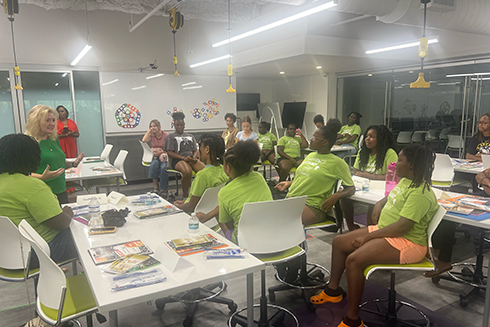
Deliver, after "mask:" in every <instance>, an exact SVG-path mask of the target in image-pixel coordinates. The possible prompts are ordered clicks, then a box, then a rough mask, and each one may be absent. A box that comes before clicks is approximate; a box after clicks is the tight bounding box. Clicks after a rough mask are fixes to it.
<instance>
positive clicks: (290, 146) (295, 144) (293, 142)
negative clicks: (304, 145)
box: [277, 135, 301, 158]
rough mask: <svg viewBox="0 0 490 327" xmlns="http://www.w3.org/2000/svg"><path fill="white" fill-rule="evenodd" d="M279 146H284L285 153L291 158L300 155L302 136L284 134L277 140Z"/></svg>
mask: <svg viewBox="0 0 490 327" xmlns="http://www.w3.org/2000/svg"><path fill="white" fill-rule="evenodd" d="M277 145H278V146H283V147H284V153H285V154H287V155H288V156H290V157H291V158H297V157H299V153H300V151H301V137H300V136H294V137H291V136H287V135H286V136H283V137H281V138H280V139H279V141H277Z"/></svg>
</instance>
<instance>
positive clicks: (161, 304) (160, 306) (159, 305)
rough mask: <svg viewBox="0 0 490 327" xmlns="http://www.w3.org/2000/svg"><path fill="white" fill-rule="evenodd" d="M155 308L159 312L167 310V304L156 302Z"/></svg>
mask: <svg viewBox="0 0 490 327" xmlns="http://www.w3.org/2000/svg"><path fill="white" fill-rule="evenodd" d="M155 306H156V307H157V309H158V310H160V311H161V310H163V309H165V302H163V301H158V300H156V301H155Z"/></svg>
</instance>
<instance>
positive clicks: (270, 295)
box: [269, 292, 276, 302]
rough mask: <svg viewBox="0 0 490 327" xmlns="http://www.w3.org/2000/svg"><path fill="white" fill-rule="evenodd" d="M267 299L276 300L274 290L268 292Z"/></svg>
mask: <svg viewBox="0 0 490 327" xmlns="http://www.w3.org/2000/svg"><path fill="white" fill-rule="evenodd" d="M269 301H271V302H276V293H275V292H269Z"/></svg>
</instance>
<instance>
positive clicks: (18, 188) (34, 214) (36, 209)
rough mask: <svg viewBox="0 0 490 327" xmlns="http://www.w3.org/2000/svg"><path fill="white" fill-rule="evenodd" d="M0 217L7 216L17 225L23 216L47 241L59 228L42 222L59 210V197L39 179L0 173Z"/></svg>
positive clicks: (55, 214) (57, 213) (56, 213)
mask: <svg viewBox="0 0 490 327" xmlns="http://www.w3.org/2000/svg"><path fill="white" fill-rule="evenodd" d="M0 199H1V201H0V216H5V217H8V218H9V219H10V220H11V221H12V222H13V223H14V224H15V225H16V226H19V224H20V222H21V221H22V219H25V220H27V222H28V223H29V224H30V225H31V226H32V228H34V230H36V232H38V233H39V235H41V237H42V238H43V239H44V240H45V241H46V242H50V241H51V240H52V239H53V238H54V237H55V236H56V235H57V234H58V232H59V231H57V230H56V229H51V228H49V227H48V226H46V225H45V224H43V222H44V221H46V220H48V219H50V218H53V217H54V216H57V215H59V214H60V213H61V212H62V211H61V208H60V204H59V203H58V198H57V197H56V195H54V194H53V192H52V191H51V189H50V188H49V186H47V185H46V183H44V182H43V181H42V180H40V179H37V178H34V177H28V176H25V175H22V174H12V175H9V174H8V173H3V174H0Z"/></svg>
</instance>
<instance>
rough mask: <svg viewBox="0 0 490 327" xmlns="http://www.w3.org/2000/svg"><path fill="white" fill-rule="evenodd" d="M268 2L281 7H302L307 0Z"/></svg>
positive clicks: (268, 0)
mask: <svg viewBox="0 0 490 327" xmlns="http://www.w3.org/2000/svg"><path fill="white" fill-rule="evenodd" d="M265 1H266V2H272V3H279V4H281V5H292V6H302V5H304V4H305V3H306V2H307V0H265Z"/></svg>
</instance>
